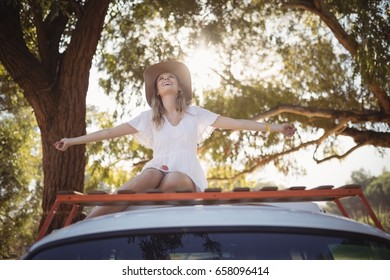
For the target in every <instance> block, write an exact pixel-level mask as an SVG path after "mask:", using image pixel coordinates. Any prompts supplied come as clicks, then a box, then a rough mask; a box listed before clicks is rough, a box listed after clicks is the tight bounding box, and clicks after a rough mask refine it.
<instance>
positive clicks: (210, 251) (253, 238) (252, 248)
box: [34, 232, 390, 260]
mask: <svg viewBox="0 0 390 280" xmlns="http://www.w3.org/2000/svg"><path fill="white" fill-rule="evenodd" d="M383 242H384V243H381V242H378V241H377V240H370V239H368V238H367V237H342V236H322V235H311V234H295V233H280V232H272V233H271V232H268V233H267V232H214V233H201V232H200V233H197V232H194V233H189V232H188V233H158V234H140V235H124V236H120V237H113V238H101V239H93V240H91V239H88V240H84V241H80V242H77V243H70V244H63V245H61V246H57V247H54V248H49V249H47V250H44V251H42V252H40V253H38V254H36V255H35V257H34V259H88V260H92V259H133V260H141V259H147V260H167V259H168V260H169V259H171V260H172V259H202V260H219V259H236V260H246V259H249V260H256V259H268V260H278V259H282V260H288V259H300V260H302V259H303V260H313V259H315V260H318V259H326V260H328V259H363V260H370V259H390V245H389V242H388V241H383Z"/></svg>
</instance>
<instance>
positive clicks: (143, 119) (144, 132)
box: [128, 110, 153, 149]
mask: <svg viewBox="0 0 390 280" xmlns="http://www.w3.org/2000/svg"><path fill="white" fill-rule="evenodd" d="M128 124H130V125H131V126H132V127H134V128H135V129H136V130H137V132H136V133H134V134H133V135H134V137H135V138H136V139H137V140H138V142H139V143H141V144H142V145H143V146H145V147H147V148H150V149H151V148H153V130H152V125H153V124H152V115H151V110H148V111H145V112H142V113H140V114H139V115H138V116H136V117H135V118H133V119H131V120H130V121H128Z"/></svg>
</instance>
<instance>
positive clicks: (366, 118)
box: [253, 105, 390, 124]
mask: <svg viewBox="0 0 390 280" xmlns="http://www.w3.org/2000/svg"><path fill="white" fill-rule="evenodd" d="M283 113H291V114H295V115H299V116H305V117H308V118H314V117H316V118H324V119H344V120H349V121H350V122H352V123H363V122H384V123H388V124H390V113H383V112H378V111H368V112H364V113H362V112H359V111H338V110H327V109H316V108H311V107H304V106H297V105H280V106H278V107H275V108H273V109H271V110H269V111H267V112H264V113H262V114H259V115H257V116H255V117H254V118H253V119H254V120H256V121H258V120H261V119H265V118H270V117H273V116H276V115H280V114H283Z"/></svg>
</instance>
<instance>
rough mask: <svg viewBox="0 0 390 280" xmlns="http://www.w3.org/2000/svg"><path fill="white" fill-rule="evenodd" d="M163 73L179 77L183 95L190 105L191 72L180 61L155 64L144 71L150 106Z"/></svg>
mask: <svg viewBox="0 0 390 280" xmlns="http://www.w3.org/2000/svg"><path fill="white" fill-rule="evenodd" d="M162 73H172V74H175V75H176V77H178V79H179V83H180V87H181V91H182V94H183V96H184V98H185V100H186V102H187V104H189V103H190V101H191V99H192V88H191V74H190V70H189V69H188V67H187V66H186V65H185V64H183V63H181V62H179V61H165V62H160V63H157V64H154V65H152V66H150V67H148V68H146V70H145V71H144V80H145V94H146V101H147V102H148V104H149V106H150V105H151V104H152V96H153V95H155V94H156V80H157V78H158V76H159V75H160V74H162Z"/></svg>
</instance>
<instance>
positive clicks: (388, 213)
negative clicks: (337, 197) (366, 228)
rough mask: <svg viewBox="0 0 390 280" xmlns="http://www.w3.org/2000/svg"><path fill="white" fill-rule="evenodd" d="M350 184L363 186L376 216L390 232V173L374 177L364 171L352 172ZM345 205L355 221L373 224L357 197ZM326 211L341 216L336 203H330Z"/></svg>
mask: <svg viewBox="0 0 390 280" xmlns="http://www.w3.org/2000/svg"><path fill="white" fill-rule="evenodd" d="M347 183H348V184H356V185H359V186H361V188H362V191H363V193H364V195H365V196H366V198H367V200H368V201H369V203H370V205H371V207H372V209H373V210H374V212H375V214H376V216H377V217H378V219H379V220H380V222H381V224H382V226H383V227H384V229H385V230H386V231H387V232H389V231H390V172H388V171H384V172H383V173H382V174H381V175H379V176H378V177H374V176H372V175H370V174H369V172H367V171H366V170H364V169H360V170H357V171H354V172H352V174H351V181H350V182H347ZM342 203H343V205H344V206H345V208H346V209H347V212H348V214H349V215H350V216H351V217H352V218H353V219H355V220H358V221H362V222H364V223H370V224H373V222H372V221H371V218H370V217H369V216H368V214H367V210H366V209H365V207H364V206H363V204H362V203H361V201H360V199H359V198H357V197H351V198H346V199H344V200H343V202H342ZM326 211H327V212H330V213H333V214H340V211H339V210H338V208H337V207H336V206H335V204H334V203H330V202H328V203H327V205H326Z"/></svg>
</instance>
